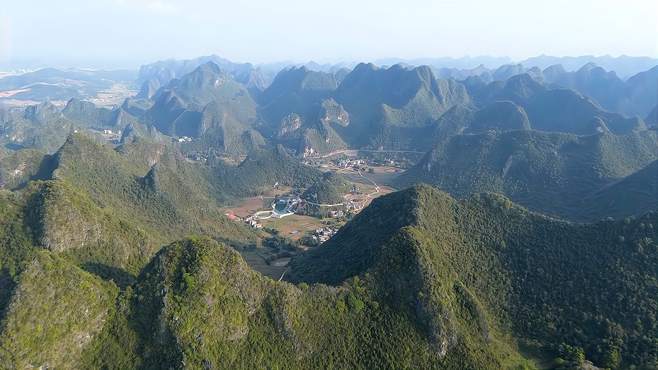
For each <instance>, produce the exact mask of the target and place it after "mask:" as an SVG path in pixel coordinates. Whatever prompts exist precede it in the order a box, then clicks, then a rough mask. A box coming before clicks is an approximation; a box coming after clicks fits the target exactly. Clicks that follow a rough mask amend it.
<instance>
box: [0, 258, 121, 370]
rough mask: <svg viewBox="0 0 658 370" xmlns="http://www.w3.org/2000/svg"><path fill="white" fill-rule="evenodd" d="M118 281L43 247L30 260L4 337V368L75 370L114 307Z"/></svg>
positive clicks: (0, 356) (9, 312) (1, 343)
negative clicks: (102, 276)
mask: <svg viewBox="0 0 658 370" xmlns="http://www.w3.org/2000/svg"><path fill="white" fill-rule="evenodd" d="M116 295H117V289H116V287H114V286H113V284H111V283H108V282H104V281H102V280H101V279H99V278H97V277H95V276H93V275H91V274H89V273H87V272H85V271H83V270H81V269H80V268H78V267H76V266H74V265H73V264H71V263H70V262H68V261H67V260H66V259H64V258H62V257H59V256H56V255H54V254H53V253H51V252H47V251H41V252H39V253H37V254H36V255H35V256H34V258H33V259H31V260H30V261H28V262H27V266H26V268H25V271H23V272H22V273H21V275H20V277H19V279H18V285H17V286H16V288H15V291H14V294H13V296H12V299H11V302H10V304H9V306H8V308H7V312H6V316H5V318H4V320H3V325H2V336H1V337H0V347H1V348H2V350H1V351H0V364H1V366H2V367H3V368H6V369H11V368H29V367H45V368H58V369H75V368H78V367H77V364H78V363H79V361H80V358H81V356H82V352H83V351H84V349H85V347H86V346H88V345H89V343H90V342H91V341H92V340H93V338H94V337H95V336H96V335H97V334H98V333H99V332H100V331H101V330H102V328H103V326H104V325H105V322H106V320H107V318H108V317H109V316H110V312H111V311H112V310H113V306H114V300H115V298H116Z"/></svg>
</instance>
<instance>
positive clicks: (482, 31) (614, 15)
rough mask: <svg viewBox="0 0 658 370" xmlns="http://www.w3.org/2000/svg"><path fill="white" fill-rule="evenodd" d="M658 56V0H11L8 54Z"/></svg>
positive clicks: (3, 38)
mask: <svg viewBox="0 0 658 370" xmlns="http://www.w3.org/2000/svg"><path fill="white" fill-rule="evenodd" d="M207 54H218V55H221V56H224V57H226V58H229V59H232V60H235V61H250V62H270V61H283V60H286V61H307V60H317V61H338V60H373V59H377V58H383V57H402V58H416V57H441V56H453V57H460V56H464V55H471V56H475V55H493V56H510V57H512V58H514V59H523V58H525V57H528V56H535V55H539V54H549V55H557V56H564V55H583V54H594V55H603V54H611V55H620V54H627V55H648V56H653V57H658V0H543V1H539V0H434V1H430V0H403V1H401V0H398V1H390V0H331V1H326V0H325V1H314V0H305V1H302V0H270V1H264V0H252V1H238V0H233V1H224V0H214V1H211V0H41V1H34V0H2V5H0V61H3V62H5V63H6V62H8V61H16V60H23V59H37V60H43V62H44V63H45V64H47V63H48V61H52V62H61V61H73V60H83V61H99V60H106V61H108V62H123V63H124V64H125V63H135V64H139V63H141V62H148V61H152V60H155V59H163V58H170V57H175V58H189V57H195V56H199V55H207Z"/></svg>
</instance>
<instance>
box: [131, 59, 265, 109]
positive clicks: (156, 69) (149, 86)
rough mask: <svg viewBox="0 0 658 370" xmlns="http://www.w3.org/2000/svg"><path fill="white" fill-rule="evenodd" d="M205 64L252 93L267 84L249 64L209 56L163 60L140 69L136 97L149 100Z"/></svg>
mask: <svg viewBox="0 0 658 370" xmlns="http://www.w3.org/2000/svg"><path fill="white" fill-rule="evenodd" d="M207 63H213V64H216V65H217V66H219V67H220V68H221V69H222V70H224V71H226V72H227V73H229V74H230V75H231V77H232V78H233V79H235V80H236V81H238V82H240V83H241V84H243V85H245V86H246V87H247V89H249V90H250V91H252V92H253V93H256V92H259V91H262V90H264V89H265V88H266V87H267V84H268V83H269V81H268V80H269V79H268V78H267V76H266V75H264V74H263V73H262V71H261V70H259V69H258V68H255V67H254V66H253V65H251V64H250V63H234V62H231V61H229V60H226V59H224V58H221V57H219V56H217V55H210V56H205V57H199V58H196V59H189V60H164V61H159V62H155V63H151V64H147V65H144V66H142V67H140V69H139V77H138V80H137V82H138V83H140V84H141V90H140V92H139V94H138V95H137V97H138V98H142V99H149V98H151V97H153V96H154V95H155V94H156V92H157V90H158V89H159V88H161V87H163V86H166V85H167V84H168V83H169V82H170V81H171V80H173V79H177V78H181V77H183V76H184V75H186V74H188V73H190V72H192V71H194V70H195V69H197V68H198V67H199V66H201V65H203V64H207Z"/></svg>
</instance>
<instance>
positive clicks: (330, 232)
mask: <svg viewBox="0 0 658 370" xmlns="http://www.w3.org/2000/svg"><path fill="white" fill-rule="evenodd" d="M337 231H338V230H337V229H334V228H332V227H329V226H325V227H320V228H317V229H315V231H314V232H313V236H312V237H311V238H312V239H313V240H314V241H316V242H318V243H324V242H326V241H327V240H329V239H331V237H332V236H334V234H336V232H337Z"/></svg>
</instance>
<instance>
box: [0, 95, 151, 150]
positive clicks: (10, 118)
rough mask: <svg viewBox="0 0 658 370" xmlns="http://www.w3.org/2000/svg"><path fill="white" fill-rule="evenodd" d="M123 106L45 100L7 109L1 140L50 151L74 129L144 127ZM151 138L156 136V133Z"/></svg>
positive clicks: (1, 117) (15, 146)
mask: <svg viewBox="0 0 658 370" xmlns="http://www.w3.org/2000/svg"><path fill="white" fill-rule="evenodd" d="M125 107H126V104H124V105H122V106H121V107H117V108H114V109H109V108H102V107H97V106H96V105H94V104H93V103H91V102H88V101H83V100H78V99H71V100H69V101H68V103H67V104H66V106H65V107H64V108H61V109H60V108H58V107H57V106H55V105H53V104H52V103H50V102H47V101H46V102H44V103H41V104H38V105H34V106H28V107H26V108H22V109H21V108H15V109H10V110H8V111H5V112H3V113H2V114H0V128H1V130H0V132H2V133H4V135H2V138H0V143H2V144H4V145H5V146H7V147H10V148H13V149H20V148H31V149H37V150H41V151H44V152H48V153H52V152H54V151H56V150H57V149H58V148H59V147H60V146H61V145H62V144H63V143H64V140H66V137H67V136H68V135H69V134H70V133H71V132H72V131H75V130H83V129H90V130H93V131H100V130H105V129H109V130H112V131H115V132H119V131H122V130H124V129H125V128H126V127H128V126H131V127H133V128H136V127H139V128H140V129H142V128H143V127H145V124H144V123H143V122H142V121H141V120H140V119H139V118H138V116H136V115H134V114H133V113H130V112H128V111H127V110H126V109H125ZM142 130H144V129H142ZM152 138H153V139H156V138H157V135H156V136H152ZM158 139H159V140H162V138H158Z"/></svg>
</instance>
